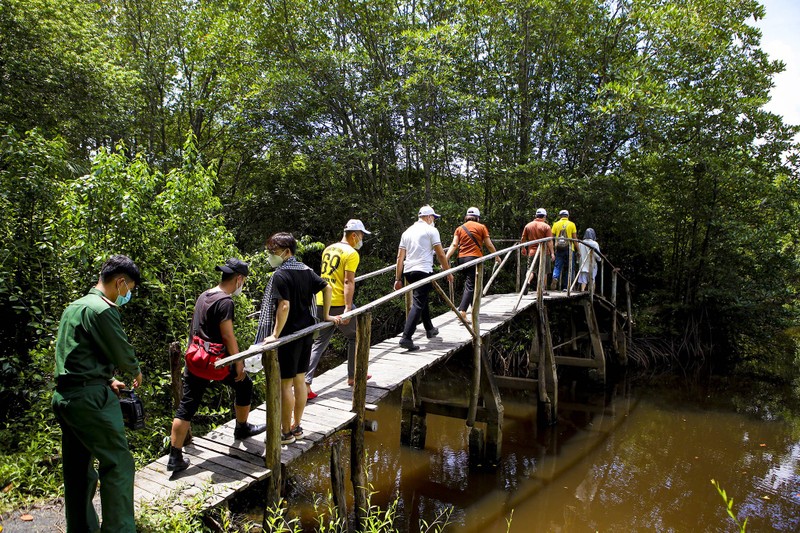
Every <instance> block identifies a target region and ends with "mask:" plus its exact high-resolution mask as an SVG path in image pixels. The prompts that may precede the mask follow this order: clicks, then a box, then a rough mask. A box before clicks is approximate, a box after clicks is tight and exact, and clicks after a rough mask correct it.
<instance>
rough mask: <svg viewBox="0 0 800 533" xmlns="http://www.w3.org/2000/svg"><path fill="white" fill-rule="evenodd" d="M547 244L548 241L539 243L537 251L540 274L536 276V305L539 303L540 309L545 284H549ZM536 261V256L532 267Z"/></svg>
mask: <svg viewBox="0 0 800 533" xmlns="http://www.w3.org/2000/svg"><path fill="white" fill-rule="evenodd" d="M545 246H547V242H543V243H541V244H539V247H538V248H537V249H536V253H537V254H539V257H538V259H539V274H538V276H536V305H538V306H539V308H540V309H541V307H542V301H543V299H544V291H545V289H546V287H545V285H547V269H546V268H545V265H547V258H546V255H547V251H546V250H545ZM534 263H536V258H535V257H534V261H532V262H531V267H532V266H533V264H534Z"/></svg>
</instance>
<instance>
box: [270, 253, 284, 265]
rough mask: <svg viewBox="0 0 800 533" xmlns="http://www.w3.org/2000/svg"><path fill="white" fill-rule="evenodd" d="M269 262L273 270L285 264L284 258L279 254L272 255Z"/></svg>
mask: <svg viewBox="0 0 800 533" xmlns="http://www.w3.org/2000/svg"><path fill="white" fill-rule="evenodd" d="M267 261H269V265H270V266H271V267H272V268H278V267H279V266H281V265H282V264H283V257H282V256H280V255H277V254H273V253H270V254H269V255H268V256H267Z"/></svg>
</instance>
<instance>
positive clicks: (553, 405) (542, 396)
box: [536, 306, 558, 425]
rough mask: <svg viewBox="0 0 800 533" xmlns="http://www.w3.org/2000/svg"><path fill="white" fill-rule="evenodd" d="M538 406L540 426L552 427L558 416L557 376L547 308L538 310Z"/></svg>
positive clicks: (543, 307)
mask: <svg viewBox="0 0 800 533" xmlns="http://www.w3.org/2000/svg"><path fill="white" fill-rule="evenodd" d="M538 311H539V316H538V318H539V320H538V322H537V324H536V327H537V328H538V329H539V341H540V342H539V404H538V408H537V415H538V420H539V423H540V424H543V425H553V424H555V423H556V421H557V416H558V414H557V413H558V374H557V373H556V361H555V356H554V355H553V341H552V339H551V337H550V323H549V321H548V316H547V307H545V306H542V307H541V308H540V309H539V310H538Z"/></svg>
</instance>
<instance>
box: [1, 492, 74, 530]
mask: <svg viewBox="0 0 800 533" xmlns="http://www.w3.org/2000/svg"><path fill="white" fill-rule="evenodd" d="M25 515H30V516H32V517H33V520H22V518H21V517H22V516H25ZM66 530H67V522H66V519H65V518H64V500H63V499H61V498H57V499H55V500H52V501H49V502H43V503H39V504H36V505H34V506H33V507H31V508H28V509H18V510H16V511H12V512H10V513H6V514H4V515H2V516H0V533H45V532H47V533H50V532H53V533H56V532H64V531H66Z"/></svg>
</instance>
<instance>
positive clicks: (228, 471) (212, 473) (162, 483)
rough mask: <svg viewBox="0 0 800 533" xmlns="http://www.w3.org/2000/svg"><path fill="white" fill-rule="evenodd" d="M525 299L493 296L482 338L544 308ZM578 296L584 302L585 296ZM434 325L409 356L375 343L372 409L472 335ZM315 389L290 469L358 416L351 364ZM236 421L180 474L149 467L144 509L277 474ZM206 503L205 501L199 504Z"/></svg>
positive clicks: (290, 452)
mask: <svg viewBox="0 0 800 533" xmlns="http://www.w3.org/2000/svg"><path fill="white" fill-rule="evenodd" d="M517 297H518V295H517V294H498V295H489V296H485V297H484V298H483V300H482V305H481V313H480V329H481V334H482V335H484V334H486V333H489V332H491V331H493V330H495V329H497V328H499V327H501V326H502V325H503V324H505V323H507V322H508V321H510V320H511V319H512V318H514V316H516V315H517V314H519V313H521V312H522V311H524V310H526V309H528V308H529V307H531V306H534V305H535V304H536V299H535V294H530V295H528V296H525V297H523V298H522V301H521V302H520V305H519V307H518V309H517V310H516V312H515V311H513V307H514V304H515V303H516V300H517ZM566 297H567V296H566V293H561V292H553V293H551V294H549V295H547V296H545V297H544V298H546V299H562V298H566ZM572 297H573V298H574V297H580V293H578V294H573V295H572ZM433 324H434V326H436V327H437V328H439V336H438V337H434V338H432V339H428V338H426V336H425V330H424V328H423V327H422V326H421V325H420V326H418V327H417V333H416V335H415V337H414V342H415V343H416V344H418V345H419V346H420V349H419V350H418V351H415V352H408V351H406V350H405V349H403V348H400V346H399V345H398V340H399V335H398V336H397V337H394V338H391V339H387V340H385V341H383V342H380V343H378V344H375V345H373V346H372V347H371V348H370V355H369V373H370V374H372V378H371V379H370V380H369V381H368V382H367V398H366V401H367V403H368V404H377V403H378V402H379V401H380V400H381V399H382V398H384V397H385V396H387V395H388V394H389V393H390V392H391V391H393V390H394V389H396V388H398V387H400V386H401V385H402V384H403V382H404V381H405V380H406V379H409V378H411V377H413V376H414V375H416V374H417V373H419V372H421V371H423V370H425V369H427V368H430V367H431V366H433V365H435V364H437V363H439V362H440V361H442V360H445V359H447V358H448V357H449V356H451V355H452V354H454V353H455V352H456V351H458V350H460V349H461V348H463V347H464V346H467V345H469V344H471V342H472V337H471V336H470V334H469V332H468V331H467V330H466V328H464V327H463V326H462V325H461V322H460V321H459V320H458V319H457V318H456V317H455V315H454V313H453V312H451V311H450V312H447V313H445V314H443V315H440V316H438V317H435V318H434V319H433ZM313 389H314V392H316V393H317V394H318V395H319V397H318V398H316V399H315V400H313V401H311V402H309V403H308V405H307V406H306V409H305V413H304V415H303V420H302V422H301V425H302V427H303V430H304V436H303V438H302V439H300V440H298V441H297V442H295V443H293V444H290V445H286V446H282V447H281V463H282V464H283V465H288V464H290V463H291V462H292V461H294V460H295V459H297V458H298V457H300V456H301V455H303V454H304V453H305V452H306V451H308V450H310V449H311V448H313V447H314V446H315V445H316V444H317V443H319V442H321V441H323V440H324V439H326V438H328V437H330V436H331V435H333V434H334V433H335V432H337V431H339V430H341V429H343V428H345V427H346V426H347V425H348V424H350V423H351V422H352V421H353V420H354V419H355V416H356V415H355V413H352V412H351V411H350V409H351V408H352V388H351V387H349V386H348V385H347V364H346V363H342V364H341V365H339V366H337V367H335V368H332V369H331V370H329V371H328V372H325V373H324V374H322V375H320V376H317V377H315V378H314V385H313ZM265 420H266V411H265V407H264V404H262V405H261V406H259V407H257V408H256V409H254V410H253V412H252V413H251V415H250V421H251V422H252V423H258V424H263V423H264V422H265ZM234 425H235V421H233V420H231V421H229V422H227V423H225V424H223V425H221V426H219V427H217V428H216V429H214V430H213V431H211V432H209V433H208V434H206V435H203V436H202V437H194V438H193V440H192V444H190V445H188V446H186V447H185V448H184V453H185V455H187V456H188V457H189V459H190V461H191V465H190V466H189V468H188V469H187V470H185V471H183V472H179V473H178V474H176V475H171V473H170V472H167V469H166V465H167V458H168V457H167V456H166V455H165V456H163V457H161V458H159V459H158V460H157V461H155V462H153V463H151V464H149V465H147V466H145V467H144V468H142V469H141V470H139V471H138V472H137V473H136V478H135V481H134V502H135V505H136V506H137V508H140V507H141V506H142V504H144V503H145V502H152V501H154V500H159V499H165V498H173V501H174V503H173V504H172V506H173V508H175V509H176V510H181V509H182V508H183V506H182V502H185V501H186V500H188V499H190V498H197V499H198V500H202V505H203V506H204V507H213V506H215V505H218V504H219V503H221V502H223V501H225V500H227V499H228V498H230V497H232V496H233V495H234V494H236V493H237V492H239V491H241V490H243V489H245V488H246V487H248V486H249V485H251V484H252V483H254V482H256V481H259V480H262V479H264V478H266V477H267V476H269V475H270V472H269V470H268V469H267V468H266V467H265V466H264V456H265V446H264V440H263V435H258V436H255V437H251V438H248V439H244V440H235V439H234V438H233V428H234ZM198 503H199V502H198Z"/></svg>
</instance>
